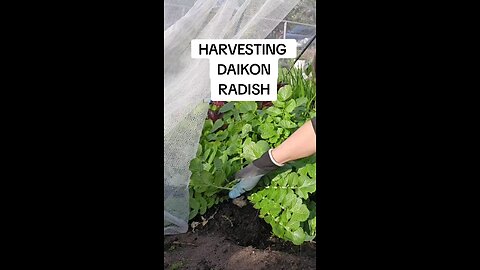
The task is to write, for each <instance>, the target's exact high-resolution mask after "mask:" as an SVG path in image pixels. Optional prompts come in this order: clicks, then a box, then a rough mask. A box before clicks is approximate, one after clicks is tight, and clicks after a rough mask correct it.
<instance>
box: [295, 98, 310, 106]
mask: <svg viewBox="0 0 480 270" xmlns="http://www.w3.org/2000/svg"><path fill="white" fill-rule="evenodd" d="M295 101H296V102H297V107H299V106H302V105H304V104H307V102H308V99H307V98H306V97H299V98H297V99H296V100H295Z"/></svg>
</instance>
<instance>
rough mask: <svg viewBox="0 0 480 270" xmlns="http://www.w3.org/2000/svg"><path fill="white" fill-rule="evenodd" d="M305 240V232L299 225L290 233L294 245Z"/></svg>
mask: <svg viewBox="0 0 480 270" xmlns="http://www.w3.org/2000/svg"><path fill="white" fill-rule="evenodd" d="M304 241H305V233H304V232H303V229H302V228H301V227H300V228H298V229H297V230H295V231H294V232H293V233H292V242H293V243H294V244H295V245H301V244H302V243H303V242H304Z"/></svg>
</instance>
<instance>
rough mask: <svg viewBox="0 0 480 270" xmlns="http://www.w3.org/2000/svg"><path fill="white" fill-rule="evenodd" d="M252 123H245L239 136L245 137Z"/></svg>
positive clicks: (250, 129)
mask: <svg viewBox="0 0 480 270" xmlns="http://www.w3.org/2000/svg"><path fill="white" fill-rule="evenodd" d="M252 130H253V129H252V125H250V124H245V125H244V126H243V127H242V134H240V138H245V137H246V136H248V133H249V132H250V131H252Z"/></svg>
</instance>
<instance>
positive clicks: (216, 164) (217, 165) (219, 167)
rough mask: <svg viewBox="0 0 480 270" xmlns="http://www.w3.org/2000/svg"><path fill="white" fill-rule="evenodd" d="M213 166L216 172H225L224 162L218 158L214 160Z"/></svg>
mask: <svg viewBox="0 0 480 270" xmlns="http://www.w3.org/2000/svg"><path fill="white" fill-rule="evenodd" d="M213 166H214V167H215V170H217V171H222V170H223V162H222V161H221V160H220V158H216V159H214V160H213Z"/></svg>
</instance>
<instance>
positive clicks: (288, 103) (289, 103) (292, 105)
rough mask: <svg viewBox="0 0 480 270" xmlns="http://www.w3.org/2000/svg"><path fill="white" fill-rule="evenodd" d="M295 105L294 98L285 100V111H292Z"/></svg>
mask: <svg viewBox="0 0 480 270" xmlns="http://www.w3.org/2000/svg"><path fill="white" fill-rule="evenodd" d="M296 107H297V104H296V102H295V100H294V99H291V100H289V101H288V102H287V107H285V111H286V112H288V113H291V112H293V110H294V109H295V108H296Z"/></svg>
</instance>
